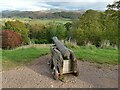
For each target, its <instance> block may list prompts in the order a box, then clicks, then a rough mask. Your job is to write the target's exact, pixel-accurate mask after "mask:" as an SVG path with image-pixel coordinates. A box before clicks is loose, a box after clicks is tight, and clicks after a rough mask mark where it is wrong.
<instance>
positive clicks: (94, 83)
mask: <svg viewBox="0 0 120 90" xmlns="http://www.w3.org/2000/svg"><path fill="white" fill-rule="evenodd" d="M49 59H50V56H49V55H46V56H42V57H40V58H38V59H37V60H35V61H34V62H32V63H31V64H30V65H27V66H22V67H20V68H16V69H12V70H9V71H3V73H2V87H3V88H59V87H60V88H117V87H118V67H117V66H102V68H101V66H99V65H97V64H95V63H88V62H82V61H78V68H79V72H80V75H79V76H78V77H75V76H73V75H72V74H66V75H64V82H62V81H56V80H54V79H53V77H52V74H51V72H52V71H51V69H50V67H49V66H48V65H47V62H48V60H49Z"/></svg>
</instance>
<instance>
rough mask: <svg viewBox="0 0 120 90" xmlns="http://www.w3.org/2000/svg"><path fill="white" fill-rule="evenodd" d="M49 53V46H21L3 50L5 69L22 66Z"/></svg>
mask: <svg viewBox="0 0 120 90" xmlns="http://www.w3.org/2000/svg"><path fill="white" fill-rule="evenodd" d="M48 53H49V48H34V47H30V48H20V49H14V50H2V65H3V69H8V68H13V67H16V66H20V65H23V64H26V63H29V62H30V61H32V60H34V59H35V58H38V57H40V56H43V55H46V54H48Z"/></svg>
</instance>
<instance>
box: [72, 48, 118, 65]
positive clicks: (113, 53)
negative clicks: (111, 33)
mask: <svg viewBox="0 0 120 90" xmlns="http://www.w3.org/2000/svg"><path fill="white" fill-rule="evenodd" d="M73 51H74V53H75V55H76V57H77V58H78V59H79V60H82V61H89V62H96V63H99V64H113V65H116V64H118V50H116V49H100V48H93V49H90V48H85V47H80V48H77V49H73Z"/></svg>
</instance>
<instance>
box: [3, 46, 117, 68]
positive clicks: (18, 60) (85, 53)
mask: <svg viewBox="0 0 120 90" xmlns="http://www.w3.org/2000/svg"><path fill="white" fill-rule="evenodd" d="M72 50H73V51H74V53H75V56H76V57H77V59H78V60H81V61H88V62H95V63H99V64H112V65H116V64H117V62H118V51H117V50H116V49H90V48H86V47H80V48H78V49H75V48H74V49H72ZM47 54H50V49H49V47H48V46H47V47H38V48H37V47H28V48H16V49H13V50H2V59H3V67H4V68H5V69H7V68H12V67H16V66H20V65H24V64H27V63H30V62H31V61H33V60H35V59H36V58H39V57H40V56H43V55H47Z"/></svg>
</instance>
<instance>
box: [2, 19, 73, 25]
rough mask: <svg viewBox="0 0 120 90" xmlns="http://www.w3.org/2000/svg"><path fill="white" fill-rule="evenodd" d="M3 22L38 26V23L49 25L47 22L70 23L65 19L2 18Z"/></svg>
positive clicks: (69, 20)
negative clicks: (12, 21)
mask: <svg viewBox="0 0 120 90" xmlns="http://www.w3.org/2000/svg"><path fill="white" fill-rule="evenodd" d="M2 20H3V21H8V20H19V21H21V22H26V23H29V24H39V23H44V24H46V23H49V22H56V23H63V24H65V23H67V22H72V20H71V19H65V18H61V19H60V18H59V19H30V18H18V17H17V18H16V17H14V18H2Z"/></svg>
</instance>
